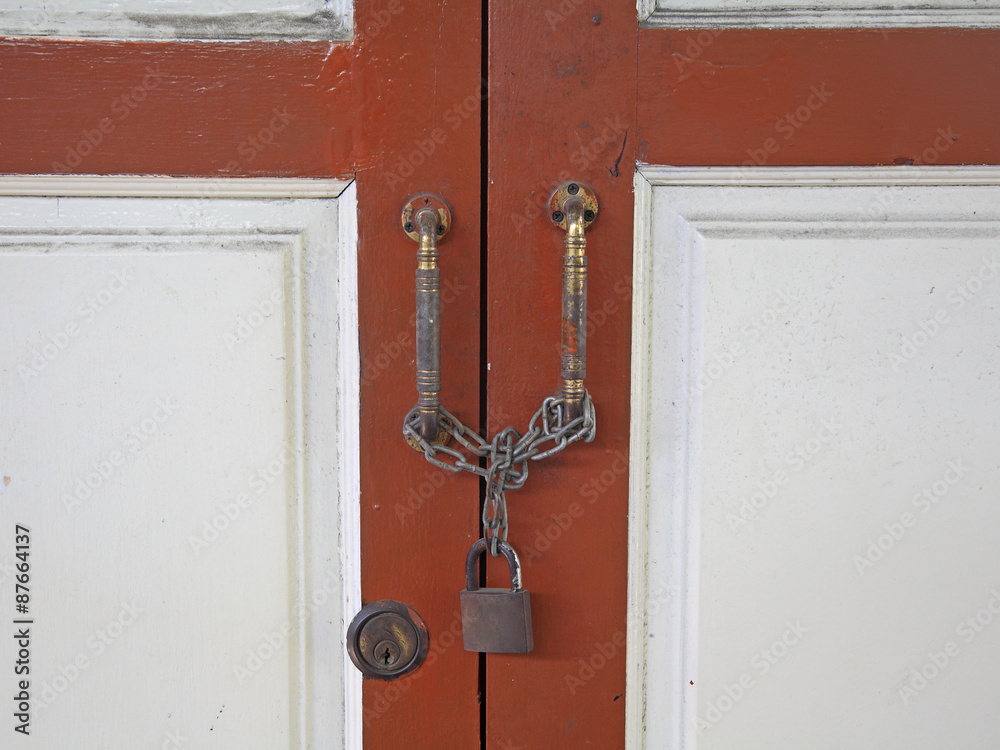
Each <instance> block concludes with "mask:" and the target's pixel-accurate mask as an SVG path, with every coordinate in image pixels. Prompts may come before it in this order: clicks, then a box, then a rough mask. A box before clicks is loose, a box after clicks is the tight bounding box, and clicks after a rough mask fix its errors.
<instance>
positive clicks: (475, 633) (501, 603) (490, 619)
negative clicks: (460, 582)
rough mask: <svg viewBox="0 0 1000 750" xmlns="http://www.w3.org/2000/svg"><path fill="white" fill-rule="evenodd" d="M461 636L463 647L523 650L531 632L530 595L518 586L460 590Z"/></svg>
mask: <svg viewBox="0 0 1000 750" xmlns="http://www.w3.org/2000/svg"><path fill="white" fill-rule="evenodd" d="M462 638H463V640H464V642H465V650H466V651H479V652H481V653H487V654H526V653H528V652H529V651H531V649H532V648H533V647H534V645H535V644H534V640H533V639H532V636H531V596H530V594H529V593H528V592H527V591H525V590H524V589H521V590H520V591H511V590H510V589H478V590H477V591H463V592H462Z"/></svg>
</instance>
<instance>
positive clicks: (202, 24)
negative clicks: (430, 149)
mask: <svg viewBox="0 0 1000 750" xmlns="http://www.w3.org/2000/svg"><path fill="white" fill-rule="evenodd" d="M352 33H353V4H352V0H284V2H282V3H281V4H280V7H275V4H274V3H273V2H270V0H60V2H58V3H52V2H49V1H48V0H31V1H30V2H19V3H17V4H16V7H8V8H0V35H2V36H32V37H58V38H78V37H83V38H88V37H89V38H99V39H219V40H234V41H235V40H240V39H312V40H317V41H347V40H350V39H351V35H352Z"/></svg>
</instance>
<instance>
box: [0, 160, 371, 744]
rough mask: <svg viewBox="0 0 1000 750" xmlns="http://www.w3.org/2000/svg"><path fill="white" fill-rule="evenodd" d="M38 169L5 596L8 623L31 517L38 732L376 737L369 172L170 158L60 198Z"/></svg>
mask: <svg viewBox="0 0 1000 750" xmlns="http://www.w3.org/2000/svg"><path fill="white" fill-rule="evenodd" d="M16 182H17V180H13V179H10V178H8V179H5V180H4V183H3V192H4V195H3V197H0V319H2V320H3V325H2V326H0V351H2V352H3V354H2V355H0V362H2V365H0V461H2V465H0V477H6V478H9V479H3V478H0V485H2V487H3V494H2V495H0V577H2V578H3V579H4V580H0V609H2V611H3V612H4V622H6V623H8V624H7V625H5V626H4V632H7V631H8V629H10V628H11V627H12V626H11V625H10V617H9V616H8V615H9V613H11V612H12V611H13V602H12V595H13V590H12V589H13V586H12V583H13V581H12V579H11V577H10V567H9V566H10V564H11V563H13V562H14V561H15V560H14V549H13V545H14V527H15V524H22V525H24V526H27V527H28V528H30V529H31V538H32V542H31V556H30V560H31V564H32V567H31V580H32V585H31V588H32V603H31V616H32V617H33V619H34V624H33V625H32V633H33V638H32V643H31V675H30V680H31V689H30V693H31V700H32V704H33V705H32V708H33V711H32V721H31V736H30V737H27V738H20V737H19V738H18V741H19V742H20V743H21V744H23V745H24V746H25V747H28V748H31V747H37V748H45V749H46V750H47V749H48V748H58V747H87V748H97V749H99V750H103V749H104V748H140V747H156V748H160V747H213V748H223V749H225V748H241V750H243V749H257V748H259V749H260V750H276V749H280V748H289V749H291V748H296V749H304V748H307V747H308V748H316V749H317V750H319V749H323V750H335V749H336V750H339V749H340V748H360V746H361V745H360V742H361V740H360V689H361V685H360V678H359V677H358V676H357V674H356V672H355V673H352V670H351V669H348V667H347V666H346V665H345V656H344V645H343V644H344V639H345V634H346V623H347V620H348V618H349V617H350V616H351V615H352V614H353V612H354V611H355V610H356V608H357V604H358V600H359V585H360V584H359V575H358V572H359V566H358V562H359V555H358V552H357V537H358V534H359V519H358V491H359V490H358V487H359V484H358V476H359V469H358V456H357V451H356V448H355V446H356V445H357V439H358V420H359V409H358V376H357V373H358V369H359V366H360V365H359V357H358V349H357V293H356V270H355V268H356V243H355V237H356V220H355V214H356V210H357V208H356V201H355V196H354V188H353V186H350V187H347V188H346V189H345V185H343V184H340V185H335V184H334V183H333V182H332V181H330V183H329V184H328V185H327V189H328V190H330V191H335V192H336V194H338V195H339V196H340V197H339V198H337V199H335V200H334V199H329V198H324V199H316V198H297V199H261V198H251V199H247V198H241V197H237V198H234V197H228V196H227V195H226V194H225V193H224V192H219V193H216V194H215V195H214V197H208V198H205V197H184V198H178V197H174V196H176V195H177V194H182V195H197V194H198V193H197V192H191V191H188V190H187V189H179V183H178V181H166V180H165V181H164V191H163V192H164V195H166V196H169V197H166V198H155V197H140V198H136V197H117V198H116V197H107V192H106V191H107V186H106V185H104V184H103V181H102V180H101V179H100V178H96V179H95V183H94V185H93V186H92V187H91V188H90V189H89V190H90V192H91V193H92V194H94V195H98V196H101V197H82V196H83V194H84V193H85V188H84V187H83V186H77V187H78V189H79V190H78V192H77V193H76V194H75V196H74V197H69V198H62V197H59V198H56V197H40V196H39V195H38V192H37V191H38V180H36V179H33V178H24V179H23V193H24V195H21V196H17V195H13V193H16V192H17V188H16ZM289 184H290V183H289ZM151 186H154V184H153V183H145V184H144V186H143V187H142V192H141V194H142V195H143V196H149V195H153V194H155V190H154V189H153V187H151ZM188 187H189V188H191V190H192V191H193V190H194V187H193V186H190V185H189V186H188ZM236 187H237V189H238V190H237V192H238V194H240V195H242V194H243V193H242V192H239V191H241V190H242V188H239V186H236ZM313 187H314V186H298V187H297V188H296V190H298V191H299V192H305V193H308V191H309V190H311V189H313ZM291 192H293V193H294V192H295V190H292V191H291ZM88 484H89V485H90V486H89V487H88ZM2 540H6V541H2ZM10 633H11V634H12V633H13V631H12V630H11V631H10ZM14 659H15V651H14V642H13V639H12V638H11V636H10V635H8V636H7V637H4V638H0V662H2V663H5V664H8V665H12V664H13V662H14ZM10 671H12V670H9V672H10ZM7 679H8V681H9V683H8V689H11V690H12V689H13V688H14V682H13V674H11V673H9V674H8V677H7ZM12 695H13V694H12ZM8 713H9V712H8ZM12 721H13V720H12V719H10V718H9V719H8V724H10V723H11V722H12ZM5 731H6V732H7V733H8V734H9V735H12V734H13V732H12V728H11V727H10V726H8V727H5ZM179 738H182V739H179Z"/></svg>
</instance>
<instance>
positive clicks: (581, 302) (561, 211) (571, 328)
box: [549, 182, 597, 421]
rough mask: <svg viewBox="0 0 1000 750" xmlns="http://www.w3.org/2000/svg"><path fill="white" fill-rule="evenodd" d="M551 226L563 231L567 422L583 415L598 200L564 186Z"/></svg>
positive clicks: (576, 186)
mask: <svg viewBox="0 0 1000 750" xmlns="http://www.w3.org/2000/svg"><path fill="white" fill-rule="evenodd" d="M549 209H550V216H551V218H552V222H553V223H554V224H555V225H556V226H559V227H562V228H563V229H564V230H566V237H565V239H564V240H563V275H562V395H563V398H564V399H565V400H566V419H567V421H571V420H573V419H576V418H577V417H580V416H582V415H583V400H584V397H585V396H586V393H587V391H586V389H585V388H584V387H583V381H584V378H586V377H587V234H586V229H587V227H589V226H590V225H591V224H592V223H593V222H594V219H596V218H597V196H596V195H594V191H593V190H592V189H591V188H590V187H589V186H587V185H585V184H583V183H582V182H564V183H563V184H562V185H560V186H559V187H557V188H556V189H555V191H554V192H553V193H552V196H551V197H550V198H549Z"/></svg>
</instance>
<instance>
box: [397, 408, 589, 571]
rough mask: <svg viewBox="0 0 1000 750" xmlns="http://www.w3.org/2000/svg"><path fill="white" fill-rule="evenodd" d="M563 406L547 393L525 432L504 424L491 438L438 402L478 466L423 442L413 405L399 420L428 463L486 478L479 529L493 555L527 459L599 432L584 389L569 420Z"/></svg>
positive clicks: (443, 421) (445, 423)
mask: <svg viewBox="0 0 1000 750" xmlns="http://www.w3.org/2000/svg"><path fill="white" fill-rule="evenodd" d="M565 406H566V400H565V399H564V398H563V397H562V396H551V397H549V398H547V399H545V401H543V402H542V405H541V407H540V408H539V409H538V411H537V412H535V415H534V416H533V417H532V418H531V421H530V422H529V423H528V431H527V432H526V433H525V434H524V435H522V434H521V433H520V432H518V431H517V430H515V429H514V428H513V427H506V428H504V429H503V430H501V431H500V432H499V433H497V435H496V436H494V438H493V440H490V441H487V440H486V439H485V438H483V437H482V436H480V435H479V433H476V432H473V431H472V430H470V429H469V428H468V427H466V426H465V425H464V424H462V423H461V422H460V421H459V419H458V417H456V416H454V415H453V414H451V413H450V412H449V411H448V410H447V409H445V408H444V407H443V406H442V407H441V413H440V420H439V422H440V425H441V427H442V429H444V430H446V431H447V432H448V434H449V435H451V437H453V438H454V439H455V441H456V442H457V443H458V444H459V445H460V446H462V448H464V449H465V450H466V451H468V453H471V454H472V455H473V456H475V457H476V458H477V459H486V462H485V463H486V465H485V466H480V465H479V461H478V460H477V461H476V462H475V463H471V462H470V461H469V460H468V459H467V454H466V453H464V452H463V451H462V450H459V449H458V448H451V447H449V446H448V445H438V444H432V443H429V442H427V441H426V440H424V439H423V438H422V437H421V436H420V415H419V414H418V412H417V408H416V407H414V408H413V409H411V410H410V413H409V414H407V415H406V419H404V420H403V437H405V438H406V440H407V442H408V443H409V444H410V445H412V446H413V447H414V448H417V449H418V450H421V451H423V454H424V458H426V459H427V461H428V462H430V463H432V464H434V465H435V466H438V467H440V468H442V469H445V470H446V471H451V472H455V473H459V472H462V471H468V472H470V473H472V474H476V475H478V476H481V477H483V478H484V479H485V480H486V502H484V503H483V529H484V530H485V533H486V538H487V539H488V540H489V543H490V545H489V546H490V554H491V555H493V556H494V557H499V556H500V552H499V551H498V550H497V542H498V541H500V540H503V541H507V498H506V492H507V490H516V489H518V488H519V487H523V486H524V483H525V481H526V480H527V479H528V461H541V460H542V459H543V458H548V457H549V456H554V455H555V454H556V453H559V452H560V451H562V450H564V449H565V448H566V446H568V445H571V444H573V443H575V442H577V441H578V440H583V441H584V442H586V443H589V442H591V441H592V440H593V439H594V436H595V435H596V434H597V412H596V411H595V410H594V403H593V401H591V400H590V394H589V393H586V392H584V399H583V414H582V415H581V416H579V417H576V418H575V419H571V420H569V421H567V420H566V408H565ZM550 443H551V446H550V445H549V444H550Z"/></svg>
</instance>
